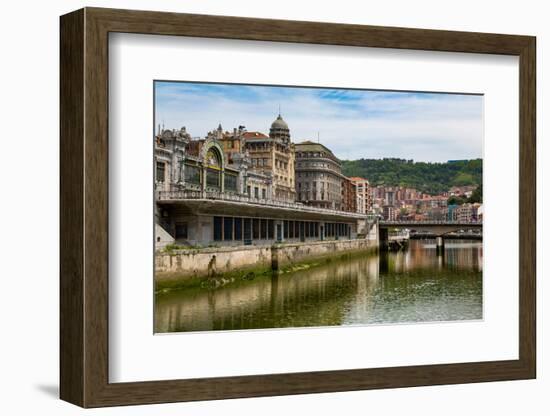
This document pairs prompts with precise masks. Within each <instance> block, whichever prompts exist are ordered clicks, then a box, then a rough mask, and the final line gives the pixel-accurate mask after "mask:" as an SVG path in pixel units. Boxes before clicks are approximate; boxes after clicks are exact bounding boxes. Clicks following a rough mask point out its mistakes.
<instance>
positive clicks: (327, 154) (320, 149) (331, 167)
mask: <svg viewBox="0 0 550 416" xmlns="http://www.w3.org/2000/svg"><path fill="white" fill-rule="evenodd" d="M295 149H296V192H297V198H298V199H297V200H298V201H299V202H302V203H305V204H308V205H312V206H316V207H319V208H327V209H335V210H341V209H342V180H344V179H345V176H344V175H342V164H341V163H340V160H339V159H338V158H337V157H336V156H334V154H333V153H332V152H331V151H330V150H329V149H328V148H326V147H325V146H323V145H322V144H320V143H314V142H311V141H305V142H302V143H297V144H296V145H295Z"/></svg>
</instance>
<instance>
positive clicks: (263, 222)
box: [260, 220, 267, 240]
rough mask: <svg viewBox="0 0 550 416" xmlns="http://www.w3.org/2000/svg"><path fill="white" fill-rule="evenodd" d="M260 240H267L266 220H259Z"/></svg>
mask: <svg viewBox="0 0 550 416" xmlns="http://www.w3.org/2000/svg"><path fill="white" fill-rule="evenodd" d="M260 238H261V239H262V240H265V239H267V220H260Z"/></svg>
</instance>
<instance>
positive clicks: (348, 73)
mask: <svg viewBox="0 0 550 416" xmlns="http://www.w3.org/2000/svg"><path fill="white" fill-rule="evenodd" d="M60 52H61V214H60V220H61V273H60V274H61V276H60V278H61V293H60V295H61V305H60V323H61V334H60V336H61V351H60V358H61V369H60V370H61V388H60V395H61V398H62V399H63V400H66V401H69V402H71V403H75V404H77V405H80V406H83V407H101V406H114V405H128V404H146V403H163V402H176V401H190V400H211V399H224V398H237V397H257V396H267V395H284V394H303V393H319V392H336V391H349V390H362V389H375V388H396V387H409V386H421V385H435V384H454V383H472V382H484V381H499V380H517V379H529V378H534V377H535V375H536V334H535V310H536V308H535V282H536V276H535V244H536V243H535V241H536V236H535V217H536V210H535V201H536V191H535V183H536V182H535V160H536V152H535V110H536V108H535V107H536V97H535V38H533V37H529V36H517V35H500V34H485V33H466V32H450V31H435V30H421V29H403V28H390V27H374V26H361V25H344V24H332V23H317V22H296V21H281V20H269V19H252V18H241V17H225V16H206V15H190V14H175V13H160V12H146V11H129V10H113V9H98V8H85V9H82V10H78V11H75V12H72V13H70V14H67V15H65V16H62V17H61V51H60Z"/></svg>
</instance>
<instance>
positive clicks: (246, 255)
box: [155, 239, 376, 281]
mask: <svg viewBox="0 0 550 416" xmlns="http://www.w3.org/2000/svg"><path fill="white" fill-rule="evenodd" d="M375 247H376V246H375V244H374V243H373V242H372V241H369V240H366V239H361V240H337V241H317V242H306V243H293V244H279V245H277V244H274V245H269V246H239V247H223V248H207V249H200V250H178V251H174V252H172V253H162V252H157V254H156V256H155V270H156V273H155V277H156V280H157V281H164V280H174V279H186V278H197V277H199V278H200V277H211V276H216V275H220V274H224V273H230V272H235V271H238V270H247V269H255V270H257V269H264V270H269V269H273V270H277V269H279V268H281V267H284V266H288V265H291V264H299V263H304V262H308V261H311V260H315V259H320V258H326V257H332V256H338V255H341V254H347V253H355V252H361V251H368V250H370V249H374V248H375Z"/></svg>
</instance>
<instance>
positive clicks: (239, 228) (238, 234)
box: [235, 218, 243, 240]
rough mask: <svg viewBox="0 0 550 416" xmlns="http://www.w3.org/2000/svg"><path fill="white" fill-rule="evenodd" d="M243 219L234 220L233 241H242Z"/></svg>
mask: <svg viewBox="0 0 550 416" xmlns="http://www.w3.org/2000/svg"><path fill="white" fill-rule="evenodd" d="M242 224H243V219H242V218H235V240H242V239H243V226H242Z"/></svg>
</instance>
